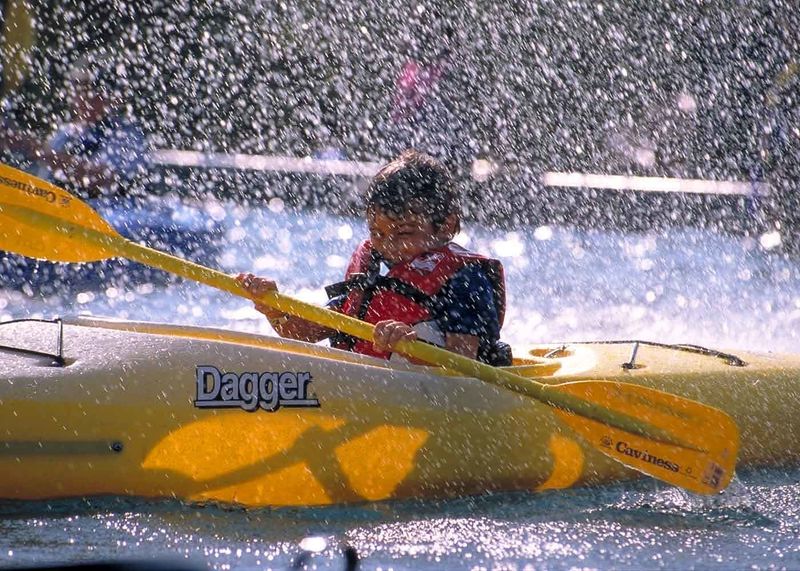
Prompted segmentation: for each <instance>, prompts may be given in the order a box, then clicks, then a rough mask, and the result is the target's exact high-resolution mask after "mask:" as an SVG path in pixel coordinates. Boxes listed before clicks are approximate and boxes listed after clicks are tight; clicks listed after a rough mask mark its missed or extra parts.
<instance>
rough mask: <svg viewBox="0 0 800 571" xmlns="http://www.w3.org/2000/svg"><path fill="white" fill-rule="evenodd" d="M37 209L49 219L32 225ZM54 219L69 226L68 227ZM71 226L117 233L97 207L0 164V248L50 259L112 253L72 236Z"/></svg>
mask: <svg viewBox="0 0 800 571" xmlns="http://www.w3.org/2000/svg"><path fill="white" fill-rule="evenodd" d="M37 214H44V215H47V216H49V217H51V218H52V219H54V220H52V221H51V222H49V223H48V224H41V222H40V223H39V224H34V218H36V216H37ZM59 221H65V222H69V223H71V224H73V225H74V226H73V228H72V229H68V228H65V227H62V226H59V224H58V222H59ZM75 227H78V228H87V229H90V230H95V231H98V232H100V233H102V234H105V235H108V236H118V234H117V233H116V232H115V231H114V229H113V228H112V227H111V226H109V224H108V223H107V222H106V221H105V220H103V219H102V218H101V217H100V216H99V215H98V214H97V212H95V211H94V210H93V209H92V208H91V207H90V206H89V205H87V204H85V203H84V202H82V201H81V200H80V199H78V198H76V197H75V196H73V195H72V194H70V193H69V192H67V191H66V190H63V189H61V188H58V187H57V186H55V185H53V184H51V183H49V182H47V181H44V180H42V179H40V178H37V177H35V176H33V175H31V174H28V173H26V172H23V171H21V170H18V169H15V168H12V167H10V166H8V165H3V164H0V250H5V251H7V252H13V253H16V254H21V255H23V256H28V257H29V258H39V259H43V260H50V261H53V262H94V261H97V260H104V259H106V258H110V257H112V256H113V255H114V253H113V251H112V250H109V249H107V248H106V247H105V246H103V245H100V244H97V243H91V242H89V241H87V240H86V239H85V238H84V237H83V236H82V235H76V233H75Z"/></svg>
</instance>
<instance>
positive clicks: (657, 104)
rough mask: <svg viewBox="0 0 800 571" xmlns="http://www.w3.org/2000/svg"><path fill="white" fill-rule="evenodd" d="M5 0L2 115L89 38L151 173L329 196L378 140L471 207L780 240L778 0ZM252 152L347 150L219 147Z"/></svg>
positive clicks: (55, 92)
mask: <svg viewBox="0 0 800 571" xmlns="http://www.w3.org/2000/svg"><path fill="white" fill-rule="evenodd" d="M0 6H2V12H3V17H4V20H3V37H2V50H3V52H2V53H3V58H2V64H3V69H2V93H3V101H4V103H3V109H4V122H5V123H6V124H7V125H8V124H13V125H14V128H15V129H16V130H18V131H25V132H29V133H32V134H35V135H37V136H40V137H47V136H48V134H50V133H52V132H53V130H54V129H55V128H56V126H57V125H58V124H59V122H60V121H62V120H63V118H64V117H65V116H67V115H68V114H69V111H68V107H69V103H68V100H69V97H68V94H69V92H70V89H71V88H72V85H73V84H74V74H75V68H76V65H77V66H79V67H80V66H81V65H84V66H85V65H92V64H93V63H96V62H102V67H103V68H104V69H105V70H111V74H112V75H113V76H114V82H113V89H114V92H115V95H116V96H118V98H119V101H120V102H121V105H122V106H124V111H125V113H126V114H128V115H129V116H131V117H134V118H135V119H136V121H137V122H138V124H139V126H140V127H141V129H142V131H143V132H144V134H145V135H146V137H147V141H148V143H149V145H150V149H151V151H152V153H153V154H152V155H151V160H150V161H149V162H148V164H147V168H146V169H145V171H146V172H144V174H143V176H140V177H138V178H137V180H136V183H137V185H139V186H140V187H141V188H142V189H143V190H144V191H145V192H146V193H159V194H163V193H173V192H174V193H180V194H183V195H194V196H201V197H202V196H204V195H208V194H213V195H216V196H223V197H235V198H238V199H241V200H258V201H260V200H264V199H270V198H273V197H280V198H281V199H283V200H285V201H286V202H287V203H289V204H290V205H300V206H309V205H310V206H314V207H324V208H326V209H331V210H334V211H335V210H341V211H347V210H348V209H352V208H353V207H354V204H355V206H356V207H357V203H358V192H357V191H358V189H359V187H360V185H363V179H364V177H365V176H368V174H370V172H371V171H370V170H369V169H370V168H373V167H374V163H379V162H381V161H385V160H386V159H387V158H389V157H391V156H392V155H393V154H394V153H396V152H397V151H398V150H399V149H401V148H403V147H405V146H409V145H414V146H418V147H421V148H424V149H425V150H427V151H428V152H431V153H432V154H434V155H436V156H438V157H439V158H441V159H443V160H445V161H446V162H448V164H450V165H451V166H452V167H453V168H454V169H455V170H457V172H459V174H460V178H461V180H462V182H463V184H464V185H465V188H466V189H467V192H468V197H469V200H468V204H467V208H468V212H469V215H470V216H471V217H472V218H474V219H477V220H480V221H481V222H484V223H489V224H497V225H514V224H516V223H520V222H523V223H533V224H545V223H557V224H565V223H566V224H579V225H588V226H605V227H614V228H624V229H634V230H643V229H652V228H657V227H660V226H663V225H673V224H676V223H677V224H681V225H683V224H692V225H701V226H704V227H713V228H719V229H721V230H725V231H730V232H737V233H746V234H752V235H756V236H760V235H764V234H768V235H770V236H773V237H772V238H771V239H768V240H767V241H768V242H769V240H772V242H769V243H780V246H781V247H782V248H787V249H791V248H792V247H794V248H796V246H797V244H796V242H797V241H796V240H795V239H794V237H793V235H794V233H796V229H797V225H798V222H800V220H798V219H797V218H798V216H800V215H798V214H797V212H798V208H797V204H796V202H797V196H796V195H797V183H796V181H797V180H798V172H797V171H798V168H800V167H798V157H799V156H800V155H799V153H798V148H800V147H799V146H798V140H799V139H800V135H799V134H798V129H800V127H799V125H800V123H798V117H799V116H800V107H799V106H798V102H797V98H798V85H800V78H798V73H797V72H798V67H797V66H798V58H800V16H799V15H798V14H800V11H798V10H797V6H796V4H795V3H794V2H793V1H792V0H775V1H767V0H765V1H759V2H739V1H736V2H702V3H698V2H685V1H665V2H657V3H646V4H642V3H641V2H635V1H628V0H623V1H616V2H596V1H593V2H589V1H585V0H576V1H573V2H566V3H565V2H557V1H540V2H518V1H509V2H500V3H495V2H488V1H487V2H484V1H481V0H472V1H470V2H466V3H462V2H447V1H444V0H436V1H431V2H424V3H422V2H389V1H383V0H381V1H377V2H369V3H362V2H342V1H341V0H336V1H333V0H318V1H303V0H287V1H285V2H271V1H259V0H248V1H225V2H212V1H202V0H194V1H189V0H184V1H175V2H165V1H155V2H147V3H145V2H124V1H121V0H117V1H107V0H88V1H77V0H29V1H27V2H23V1H21V0H4V1H2V2H0ZM87 62H89V63H87ZM164 151H191V152H192V153H194V154H188V155H187V154H185V153H184V154H183V155H176V154H175V153H172V154H170V153H165V152H164ZM3 154H4V157H3V159H4V160H5V161H6V162H12V164H17V165H21V166H23V167H24V166H25V161H26V160H29V157H28V158H26V157H23V156H19V155H20V154H19V153H17V154H16V156H9V155H14V153H10V152H9V149H8V148H6V149H5V150H4V153H3ZM252 155H256V156H260V157H312V158H315V159H317V160H323V161H324V160H331V159H339V160H341V159H344V160H347V161H350V162H349V163H345V164H348V165H351V167H352V168H343V169H340V170H339V171H337V172H336V174H332V173H331V172H328V171H327V170H326V169H325V168H323V169H322V170H319V169H316V171H315V172H302V169H297V168H292V167H291V165H290V166H288V167H287V166H286V165H283V166H281V165H277V166H276V165H275V164H273V163H274V161H273V162H270V161H266V162H265V161H263V160H262V161H261V162H258V163H253V162H252V161H251V163H250V166H249V167H248V166H245V167H244V168H238V167H236V165H235V161H234V159H233V158H232V157H235V156H239V157H240V159H241V157H246V156H252ZM476 161H477V162H476ZM239 164H243V163H242V161H241V160H240V161H239ZM323 164H327V163H323ZM305 170H306V171H308V170H312V171H314V169H305ZM608 175H612V176H608ZM630 177H643V178H630ZM644 177H656V178H655V179H654V178H644ZM658 179H661V180H658ZM673 179H674V180H673ZM678 179H680V180H681V181H685V179H691V180H698V181H701V183H700V184H699V185H698V184H695V185H691V184H690V185H688V186H687V184H685V183H680V182H676V180H678ZM670 181H671V182H670ZM702 181H706V183H702ZM707 181H728V182H733V183H735V184H729V185H727V186H719V185H716V186H715V185H714V184H713V183H708V182H707ZM773 233H777V237H776V236H774V235H773Z"/></svg>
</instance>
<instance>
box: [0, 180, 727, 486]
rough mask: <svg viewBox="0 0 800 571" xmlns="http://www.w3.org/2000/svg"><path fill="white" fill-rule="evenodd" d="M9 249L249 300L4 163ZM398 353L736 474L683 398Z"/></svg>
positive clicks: (325, 318) (715, 418) (593, 431)
mask: <svg viewBox="0 0 800 571" xmlns="http://www.w3.org/2000/svg"><path fill="white" fill-rule="evenodd" d="M0 250H6V251H9V252H15V253H17V254H22V255H24V256H29V257H33V258H40V259H45V260H50V261H55V262H91V261H97V260H102V259H106V258H110V257H122V258H128V259H130V260H134V261H136V262H140V263H142V264H146V265H149V266H152V267H154V268H158V269H161V270H164V271H167V272H170V273H173V274H177V275H180V276H183V277H184V278H187V279H190V280H194V281H198V282H201V283H204V284H207V285H209V286H212V287H215V288H218V289H221V290H224V291H227V292H230V293H232V294H234V295H238V296H242V297H248V295H247V293H246V292H245V291H244V290H243V289H242V288H241V287H240V286H239V284H238V283H237V282H236V280H235V279H234V278H233V277H231V276H229V275H227V274H224V273H221V272H219V271H216V270H213V269H210V268H206V267H203V266H200V265H198V264H195V263H192V262H188V261H186V260H182V259H180V258H176V257H174V256H170V255H169V254H165V253H163V252H159V251H157V250H153V249H151V248H147V247H145V246H141V245H139V244H135V243H133V242H131V241H129V240H127V239H126V238H124V237H122V236H121V235H119V234H118V233H117V232H116V231H114V229H113V228H112V227H111V226H110V225H109V224H108V223H107V222H106V221H105V220H103V219H102V218H101V217H100V215H99V214H97V212H95V211H94V210H93V209H92V208H91V207H89V206H88V205H87V204H85V203H83V202H82V201H80V200H79V199H78V198H76V197H74V196H73V195H71V194H69V193H68V192H67V191H65V190H63V189H61V188H58V187H57V186H54V185H52V184H50V183H48V182H46V181H43V180H41V179H38V178H36V177H34V176H32V175H30V174H27V173H25V172H22V171H19V170H17V169H13V168H11V167H8V166H5V165H0ZM258 301H260V302H263V303H266V304H269V305H270V306H272V307H274V308H275V309H277V310H280V311H283V312H285V313H290V314H292V315H296V316H298V317H301V318H303V319H306V320H308V321H313V322H315V323H318V324H320V325H323V326H325V327H329V328H331V329H336V330H339V331H343V332H345V333H347V334H349V335H352V336H354V337H358V338H361V339H367V340H371V339H372V335H373V329H372V326H371V325H370V324H368V323H365V322H362V321H359V320H357V319H353V318H351V317H348V316H345V315H341V314H339V313H336V312H333V311H330V310H328V309H325V308H322V307H318V306H315V305H311V304H308V303H304V302H301V301H298V300H296V299H292V298H290V297H287V296H285V295H281V294H279V293H277V292H276V293H271V294H268V295H265V296H264V297H263V298H261V299H259V300H258ZM396 350H397V351H399V352H402V353H404V354H406V355H410V356H412V357H415V358H417V359H420V360H422V361H425V362H426V363H431V364H435V365H440V366H443V367H445V368H447V369H449V370H454V371H458V372H460V373H462V374H464V375H467V376H470V377H475V378H478V379H480V380H482V381H485V382H488V383H492V384H494V385H498V386H501V387H504V388H506V389H510V390H512V391H515V392H518V393H520V394H523V395H526V396H529V397H532V398H535V399H537V400H539V401H541V402H543V403H545V404H547V405H550V406H552V407H554V409H555V412H556V413H557V414H558V415H559V416H560V418H561V419H562V420H563V421H564V422H565V423H566V424H567V425H569V426H570V427H571V428H572V429H574V430H575V431H576V432H577V433H578V434H580V435H581V436H582V437H583V438H584V439H585V440H586V441H587V442H589V443H590V444H592V445H593V446H595V447H597V448H598V449H599V450H600V451H601V452H603V453H604V454H606V455H608V456H610V457H612V458H615V459H616V460H619V461H620V462H622V463H623V464H625V465H627V466H630V467H632V468H634V469H636V470H639V471H641V472H644V473H646V474H649V475H651V476H653V477H655V478H658V479H660V480H663V481H665V482H669V483H671V484H674V485H676V486H681V487H683V488H686V489H688V490H691V491H694V492H699V493H705V494H710V493H715V492H718V491H719V490H722V489H723V488H725V487H726V486H727V485H728V483H729V482H730V479H731V477H732V476H733V471H734V469H735V466H736V455H737V452H738V448H739V431H738V428H737V426H736V424H735V423H734V421H733V419H731V417H730V416H728V415H727V414H726V413H724V412H722V411H720V410H718V409H715V408H712V407H710V406H707V405H704V404H701V403H699V402H696V401H692V400H689V399H686V398H683V397H679V396H675V395H672V394H668V393H664V392H661V391H657V390H654V389H650V388H646V387H641V386H638V385H633V384H628V383H621V382H616V381H581V382H574V383H563V384H560V385H548V384H544V383H540V382H536V381H534V380H532V379H530V378H526V377H522V376H520V375H516V374H514V373H512V372H510V371H507V370H504V369H500V368H496V367H492V366H489V365H486V364H484V363H480V362H478V361H475V360H473V359H469V358H467V357H463V356H461V355H456V354H454V353H451V352H449V351H446V350H444V349H440V348H438V347H434V346H432V345H428V344H426V343H421V342H418V341H412V342H402V343H399V344H398V345H397V346H396Z"/></svg>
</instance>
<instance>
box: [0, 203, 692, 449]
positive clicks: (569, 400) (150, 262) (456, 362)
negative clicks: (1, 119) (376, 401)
mask: <svg viewBox="0 0 800 571" xmlns="http://www.w3.org/2000/svg"><path fill="white" fill-rule="evenodd" d="M2 211H3V212H4V213H7V214H9V215H11V216H13V217H15V218H17V219H21V220H25V223H26V224H27V225H29V226H34V227H40V228H42V229H47V230H48V231H51V232H52V231H53V230H54V229H56V230H57V231H58V232H61V233H63V234H65V235H71V236H75V235H79V236H81V237H82V238H83V239H85V240H87V241H89V242H92V243H93V244H95V245H97V246H99V247H104V248H107V249H108V250H109V251H112V252H114V254H115V255H116V256H117V257H121V258H127V259H129V260H133V261H135V262H139V263H142V264H145V265H147V266H151V267H154V268H158V269H160V270H164V271H166V272H169V273H172V274H176V275H179V276H182V277H184V278H186V279H189V280H193V281H196V282H200V283H203V284H206V285H208V286H211V287H214V288H217V289H220V290H223V291H227V292H229V293H232V294H234V295H237V296H240V297H246V298H248V299H253V298H252V297H251V296H249V295H248V294H247V292H246V291H245V290H244V289H243V288H242V287H241V286H240V285H239V283H238V282H237V281H236V279H235V278H234V277H232V276H230V275H228V274H225V273H223V272H220V271H218V270H214V269H211V268H207V267H205V266H201V265H200V264H196V263H194V262H190V261H188V260H184V259H182V258H178V257H175V256H172V255H170V254H166V253H164V252H161V251H158V250H154V249H152V248H148V247H147V246H142V245H140V244H136V243H134V242H132V241H130V240H128V239H126V238H124V237H123V236H121V235H119V234H117V233H116V232H114V233H111V234H108V233H103V232H99V231H97V230H94V229H91V228H86V227H84V226H81V225H78V224H74V223H72V222H69V221H68V220H63V219H61V218H56V217H54V216H50V215H48V214H44V213H42V212H38V211H35V210H32V209H29V208H25V207H23V206H17V205H11V204H3V205H2ZM254 301H258V302H260V303H265V304H267V305H269V306H270V307H273V308H274V309H276V310H278V311H282V312H284V313H289V314H291V315H294V316H296V317H299V318H301V319H305V320H307V321H312V322H314V323H317V324H319V325H322V326H324V327H328V328H330V329H335V330H337V331H342V332H344V333H347V334H348V335H352V336H353V337H358V338H359V339H364V340H367V341H371V340H372V339H373V326H372V325H371V324H369V323H366V322H364V321H360V320H358V319H354V318H352V317H349V316H347V315H343V314H341V313H337V312H335V311H331V310H329V309H326V308H323V307H319V306H317V305H313V304H310V303H306V302H303V301H300V300H297V299H294V298H291V297H288V296H285V295H282V294H280V293H278V292H274V293H268V294H265V295H264V296H263V297H260V298H258V299H257V300H254ZM395 350H396V351H397V352H399V353H402V354H404V355H408V356H410V357H414V358H416V359H419V360H421V361H424V362H426V363H431V364H435V365H440V366H442V367H445V368H446V369H448V370H453V371H458V372H459V373H461V374H463V375H466V376H469V377H475V378H478V379H480V380H482V381H485V382H488V383H492V384H494V385H496V386H499V387H503V388H505V389H509V390H512V391H514V392H517V393H520V394H523V395H525V396H528V397H532V398H535V399H537V400H539V401H541V402H543V403H545V404H548V405H551V406H554V407H557V408H560V409H562V410H565V411H568V412H572V413H575V414H577V415H579V416H585V417H587V418H591V419H593V420H596V421H599V422H602V423H605V424H612V425H614V426H616V427H618V428H621V429H624V430H627V431H629V432H632V433H634V434H640V435H643V436H647V437H649V438H653V439H657V440H660V441H662V442H668V443H674V444H680V442H677V441H676V440H675V438H674V437H672V436H670V435H669V434H668V433H667V432H666V431H664V430H661V429H659V428H658V427H654V426H652V425H651V424H650V423H647V422H644V421H641V420H639V419H637V418H635V417H633V416H629V415H626V414H624V413H620V412H617V411H613V410H609V409H608V408H606V407H604V406H600V405H598V404H595V403H593V402H591V401H587V400H584V399H582V398H579V397H577V396H574V395H571V394H567V393H563V392H557V391H555V390H549V389H550V387H549V386H548V385H546V384H544V383H541V382H538V381H535V380H533V379H531V378H529V377H522V376H520V375H516V374H514V373H512V372H510V371H506V370H503V369H500V368H497V367H493V366H491V365H487V364H485V363H482V362H480V361H476V360H474V359H470V358H468V357H465V356H463V355H459V354H457V353H453V352H451V351H447V350H445V349H441V348H439V347H436V346H434V345H430V344H428V343H423V342H421V341H400V342H399V343H397V345H395Z"/></svg>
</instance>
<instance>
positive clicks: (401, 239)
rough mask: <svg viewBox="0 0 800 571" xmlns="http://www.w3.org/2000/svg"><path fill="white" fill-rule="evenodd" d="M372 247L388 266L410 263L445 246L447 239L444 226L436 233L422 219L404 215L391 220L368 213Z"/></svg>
mask: <svg viewBox="0 0 800 571" xmlns="http://www.w3.org/2000/svg"><path fill="white" fill-rule="evenodd" d="M367 224H368V226H369V235H370V241H371V242H372V247H373V248H375V249H376V250H377V251H378V253H379V254H380V255H381V256H382V257H383V258H384V259H385V260H386V261H388V262H390V263H393V264H397V263H402V262H410V261H411V260H413V259H414V258H416V257H417V256H419V255H420V254H424V253H425V252H428V251H430V250H433V249H434V248H439V247H441V246H443V245H444V244H446V243H447V242H448V241H449V239H450V235H449V234H448V233H447V231H446V228H445V226H446V225H443V226H442V227H440V228H439V229H438V230H437V229H435V228H434V226H433V223H432V222H431V221H430V220H427V219H426V218H425V217H424V216H423V215H421V214H416V213H414V212H406V213H404V214H403V215H402V216H400V217H397V218H393V217H390V216H387V215H386V214H385V213H383V212H381V211H380V210H374V209H370V211H369V212H368V213H367Z"/></svg>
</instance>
